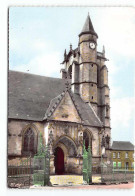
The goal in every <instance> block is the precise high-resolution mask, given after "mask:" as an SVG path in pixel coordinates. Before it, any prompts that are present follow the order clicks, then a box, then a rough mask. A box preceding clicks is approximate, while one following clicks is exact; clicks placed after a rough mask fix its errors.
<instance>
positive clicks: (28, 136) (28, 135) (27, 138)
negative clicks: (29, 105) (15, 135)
mask: <svg viewBox="0 0 135 196" xmlns="http://www.w3.org/2000/svg"><path fill="white" fill-rule="evenodd" d="M24 151H25V152H34V131H33V130H32V129H31V128H28V129H27V131H25V133H24Z"/></svg>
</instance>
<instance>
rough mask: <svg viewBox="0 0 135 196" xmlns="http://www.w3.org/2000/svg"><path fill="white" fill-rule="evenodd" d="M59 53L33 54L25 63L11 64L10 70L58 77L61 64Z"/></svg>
mask: <svg viewBox="0 0 135 196" xmlns="http://www.w3.org/2000/svg"><path fill="white" fill-rule="evenodd" d="M59 62H60V54H59V53H58V52H55V53H52V54H51V53H50V54H41V55H37V56H35V57H34V58H33V59H31V60H30V61H29V62H28V63H27V64H20V65H18V66H13V67H12V66H11V70H16V71H22V72H27V70H29V72H30V73H33V74H37V75H46V76H50V75H52V76H54V77H59V75H60V69H61V67H62V66H61V64H60V63H59Z"/></svg>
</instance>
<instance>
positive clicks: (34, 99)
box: [8, 71, 102, 127]
mask: <svg viewBox="0 0 135 196" xmlns="http://www.w3.org/2000/svg"><path fill="white" fill-rule="evenodd" d="M65 83H66V80H64V79H59V78H51V77H45V76H39V75H34V74H28V73H24V72H17V71H9V101H8V108H9V114H8V117H9V118H13V119H24V120H34V121H43V120H44V119H48V120H49V118H50V116H51V115H52V113H53V111H54V110H55V109H56V107H57V106H58V104H59V103H60V101H61V100H62V98H63V96H64V95H65V93H66V91H67V90H66V88H65ZM69 86H70V82H69ZM69 88H70V87H69ZM68 91H69V93H70V96H71V98H72V100H73V103H74V105H75V107H76V109H77V111H78V114H79V115H80V117H81V119H82V123H83V124H84V125H91V126H97V127H102V123H101V121H100V119H99V118H98V117H97V115H96V113H95V112H94V110H93V109H92V107H91V105H90V104H88V103H85V102H84V101H83V100H82V99H81V97H80V95H78V94H74V93H72V92H71V91H70V90H68Z"/></svg>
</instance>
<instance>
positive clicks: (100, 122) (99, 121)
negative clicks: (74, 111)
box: [88, 102, 103, 126]
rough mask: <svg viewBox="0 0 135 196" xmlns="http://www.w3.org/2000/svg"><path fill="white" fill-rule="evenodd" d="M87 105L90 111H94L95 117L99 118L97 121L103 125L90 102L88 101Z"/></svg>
mask: <svg viewBox="0 0 135 196" xmlns="http://www.w3.org/2000/svg"><path fill="white" fill-rule="evenodd" d="M88 105H89V106H90V107H91V109H92V111H93V112H94V114H95V116H96V117H97V119H98V120H99V122H100V123H101V125H102V126H103V123H102V122H101V120H100V118H99V117H98V115H97V114H96V112H95V110H94V109H93V107H92V105H91V103H90V102H89V103H88Z"/></svg>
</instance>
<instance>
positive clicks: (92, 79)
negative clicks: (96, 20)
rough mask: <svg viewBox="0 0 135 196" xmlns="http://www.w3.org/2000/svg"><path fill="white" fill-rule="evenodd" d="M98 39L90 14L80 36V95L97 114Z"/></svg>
mask: <svg viewBox="0 0 135 196" xmlns="http://www.w3.org/2000/svg"><path fill="white" fill-rule="evenodd" d="M97 38H98V35H97V33H96V32H95V30H94V28H93V25H92V22H91V19H90V16H89V14H88V16H87V18H86V21H85V24H84V26H83V29H82V31H81V33H80V34H79V51H80V62H79V64H80V66H79V68H80V70H79V93H80V96H81V97H82V99H83V100H84V101H85V102H90V103H91V104H92V106H93V108H94V109H95V111H96V112H97V62H96V61H97Z"/></svg>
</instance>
